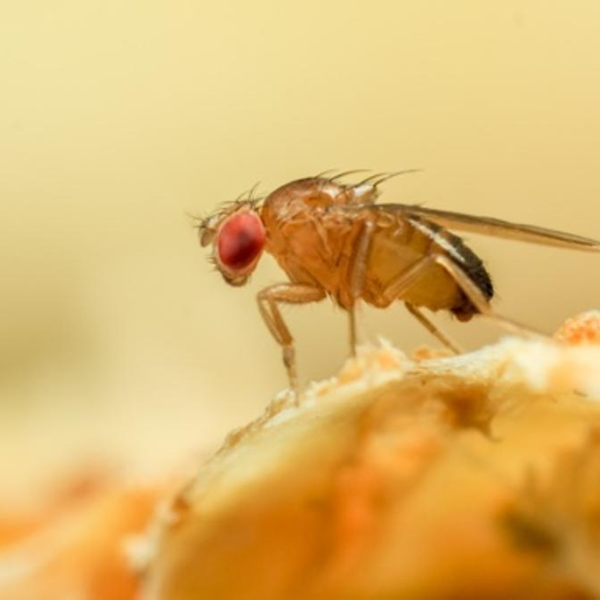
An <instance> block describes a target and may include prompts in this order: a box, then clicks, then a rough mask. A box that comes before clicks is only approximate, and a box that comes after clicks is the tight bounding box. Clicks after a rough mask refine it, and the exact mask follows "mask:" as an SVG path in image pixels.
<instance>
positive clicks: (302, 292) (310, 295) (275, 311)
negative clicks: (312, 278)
mask: <svg viewBox="0 0 600 600" xmlns="http://www.w3.org/2000/svg"><path fill="white" fill-rule="evenodd" d="M324 297H325V292H324V291H323V290H322V289H319V288H315V287H312V286H309V285H300V284H293V283H282V284H278V285H272V286H270V287H268V288H265V289H264V290H261V291H260V292H259V293H258V296H257V300H258V308H259V310H260V314H261V316H262V318H263V319H264V321H265V324H266V325H267V327H268V329H269V331H270V332H271V335H272V336H273V337H274V338H275V341H276V342H277V343H278V344H279V345H280V346H281V350H282V352H283V364H284V365H285V368H286V371H287V374H288V379H289V382H290V388H291V389H292V391H293V392H294V395H295V396H296V401H297V400H298V391H299V387H298V372H297V370H296V354H295V350H294V338H293V337H292V334H291V333H290V330H289V329H288V326H287V325H286V324H285V321H284V320H283V317H282V316H281V311H280V310H279V306H278V305H279V304H280V303H282V304H308V303H309V302H318V301H319V300H322V299H323V298H324Z"/></svg>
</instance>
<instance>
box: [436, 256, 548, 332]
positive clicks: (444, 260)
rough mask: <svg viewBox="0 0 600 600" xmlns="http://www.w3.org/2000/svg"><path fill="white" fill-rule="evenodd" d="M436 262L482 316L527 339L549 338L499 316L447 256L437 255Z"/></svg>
mask: <svg viewBox="0 0 600 600" xmlns="http://www.w3.org/2000/svg"><path fill="white" fill-rule="evenodd" d="M434 260H435V262H436V263H437V264H438V265H440V266H441V267H443V268H444V269H445V270H446V271H447V272H448V273H449V274H450V275H451V276H452V278H453V279H454V281H455V282H456V283H457V285H458V286H459V287H460V288H461V289H462V291H463V292H464V293H465V295H466V296H467V298H468V299H469V300H470V301H471V302H472V304H473V305H474V306H475V308H476V309H477V310H478V311H479V313H481V315H482V316H484V317H486V318H488V319H490V320H492V321H494V322H495V323H497V324H498V325H500V327H503V328H504V329H506V330H507V331H511V332H512V333H516V334H518V335H523V336H526V337H533V338H544V339H545V338H547V336H545V335H544V334H543V333H540V332H538V331H535V330H534V329H533V328H531V327H528V326H526V325H522V324H521V323H518V322H517V321H513V320H512V319H508V318H507V317H503V316H501V315H499V314H497V313H496V312H495V311H494V309H493V308H492V306H491V305H490V303H489V301H488V299H487V298H486V297H485V295H484V294H483V293H482V291H481V290H480V289H479V288H478V287H477V285H476V284H475V283H473V281H472V280H471V278H470V277H469V276H468V275H467V273H465V271H464V270H463V269H461V268H460V266H459V265H457V264H456V263H455V262H453V261H452V260H450V259H449V258H448V257H447V256H444V255H441V254H438V255H435V257H434Z"/></svg>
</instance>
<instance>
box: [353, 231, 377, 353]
mask: <svg viewBox="0 0 600 600" xmlns="http://www.w3.org/2000/svg"><path fill="white" fill-rule="evenodd" d="M374 229H375V225H374V224H373V223H372V222H371V221H366V222H365V223H363V225H362V227H361V230H360V232H359V234H358V235H357V237H356V240H355V242H354V247H353V248H352V254H351V256H350V265H349V269H348V272H349V274H350V277H349V286H350V290H349V291H350V298H351V299H352V305H351V306H350V308H349V309H348V318H349V338H350V353H351V354H352V356H356V345H357V343H358V334H357V324H356V312H357V308H358V302H359V301H360V296H361V294H362V290H363V286H364V282H365V271H366V267H367V259H368V256H369V250H370V248H371V240H372V239H373V232H374Z"/></svg>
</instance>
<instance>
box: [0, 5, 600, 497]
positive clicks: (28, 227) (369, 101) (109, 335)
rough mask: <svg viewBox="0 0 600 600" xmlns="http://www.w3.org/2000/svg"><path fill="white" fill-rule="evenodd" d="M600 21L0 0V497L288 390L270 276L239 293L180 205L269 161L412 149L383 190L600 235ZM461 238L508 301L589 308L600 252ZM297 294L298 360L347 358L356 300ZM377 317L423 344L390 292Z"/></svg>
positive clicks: (598, 294)
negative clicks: (304, 299)
mask: <svg viewBox="0 0 600 600" xmlns="http://www.w3.org/2000/svg"><path fill="white" fill-rule="evenodd" d="M599 24H600V4H599V3H598V2H595V1H592V0H590V1H587V2H586V1H582V0H575V1H569V2H567V1H566V0H565V1H562V2H560V1H559V2H547V1H544V0H529V1H523V0H518V1H516V0H514V1H504V2H478V1H467V0H461V1H457V2H447V1H443V0H438V1H435V0H431V1H422V2H417V1H402V0H398V1H391V0H390V1H380V2H354V1H348V0H344V1H342V0H332V1H327V2H317V1H312V0H310V1H304V2H295V3H288V2H276V1H275V0H272V1H268V0H257V1H254V2H242V1H239V0H236V1H229V2H223V3H217V2H203V1H201V0H200V1H196V2H193V1H189V0H174V1H166V0H163V1H153V0H150V1H149V0H144V1H141V0H140V1H133V0H130V1H125V2H123V1H113V0H101V1H100V0H87V1H85V2H81V1H80V0H59V1H58V2H45V1H28V0H24V1H22V2H7V1H6V0H5V1H4V2H2V3H1V4H0V76H1V91H0V249H1V250H0V275H1V283H0V286H1V287H0V291H1V298H2V301H1V308H2V310H1V312H0V428H1V430H0V469H1V470H2V471H1V472H2V473H3V474H4V477H3V478H2V484H1V486H0V493H2V494H3V495H4V497H5V498H9V497H16V496H17V495H18V494H19V492H21V493H22V492H23V491H24V490H29V489H31V486H33V485H37V484H39V483H44V482H48V481H50V480H51V479H52V478H53V477H55V476H56V474H57V473H60V472H62V471H63V470H65V469H70V468H78V467H81V466H82V465H86V464H88V463H98V464H101V463H103V461H104V460H107V461H109V463H110V464H113V465H116V466H118V468H119V469H121V470H123V471H127V472H135V473H138V474H141V475H143V476H152V475H153V474H155V473H159V472H161V471H163V470H164V469H169V468H171V467H172V466H173V465H176V464H178V463H179V462H180V461H182V460H184V459H185V457H186V456H190V455H193V454H195V453H200V454H201V453H203V452H206V451H208V450H210V449H211V448H213V447H214V446H215V444H217V443H218V442H219V440H220V439H221V438H222V437H223V435H224V434H225V433H226V432H227V431H228V430H229V429H230V428H232V427H236V426H239V425H241V424H243V423H245V422H246V421H248V420H249V419H251V418H253V417H254V416H255V415H257V414H258V413H259V412H260V411H261V409H262V408H263V407H264V406H265V404H266V403H267V402H268V401H269V399H270V398H271V397H272V396H273V395H274V394H275V393H276V392H277V391H278V390H279V389H281V388H282V387H283V386H284V385H285V378H284V372H283V368H282V367H281V364H280V357H279V351H278V349H277V347H276V346H275V344H274V343H273V342H272V340H271V339H270V337H269V336H268V334H267V332H266V330H265V328H264V326H263V324H262V322H261V321H260V317H259V315H258V312H257V310H256V305H255V301H254V295H255V293H256V291H257V290H258V289H260V287H261V286H264V285H267V284H270V283H273V282H277V281H278V280H280V279H281V273H280V272H279V271H278V270H277V268H276V267H275V265H274V263H273V261H272V260H271V259H270V258H267V259H265V260H264V261H263V263H262V264H261V265H260V268H259V269H258V271H257V273H256V275H255V277H254V279H253V281H252V283H251V285H249V286H248V287H247V288H244V289H233V288H228V287H227V286H226V285H225V284H224V283H223V281H222V280H221V278H220V276H219V275H218V274H216V273H214V272H212V271H211V268H210V266H209V264H208V262H207V261H206V252H203V251H202V250H201V249H200V248H199V247H198V244H197V240H196V237H195V233H194V231H193V228H192V227H191V222H190V219H189V218H188V217H187V216H186V215H187V213H193V214H203V213H205V212H208V211H210V210H211V209H212V208H214V207H215V206H216V205H217V204H218V203H220V202H223V201H226V200H230V199H233V198H235V197H236V196H237V195H238V194H239V193H240V192H242V191H243V190H245V189H247V188H248V187H250V186H251V185H253V184H254V183H255V182H256V181H258V180H260V181H261V185H260V189H261V190H262V191H268V190H270V189H273V188H274V187H275V186H278V185H280V184H282V183H284V182H287V181H289V180H292V179H295V178H298V177H302V176H306V175H310V174H314V173H316V172H319V171H321V170H324V169H328V168H340V169H349V168H373V169H375V170H381V171H386V170H395V169H399V168H400V169H401V168H408V167H420V168H423V169H424V172H423V173H421V174H419V175H411V176H407V177H405V178H402V179H397V180H394V181H392V182H390V183H389V184H387V185H386V187H385V199H386V200H387V201H400V202H413V201H414V202H427V203H428V204H429V205H430V206H436V207H441V208H448V209H453V210H459V211H468V212H473V213H479V214H490V215H494V216H497V217H501V218H506V219H511V220H516V221H522V222H531V223H536V224H539V225H543V226H548V227H554V228H561V229H566V230H569V231H573V232H577V233H580V234H583V235H588V236H593V237H594V236H595V237H599V238H600V222H599V217H600V168H599V161H600V69H599V67H600V35H599V31H600V30H599ZM470 238H471V243H472V246H473V247H474V248H475V249H476V250H477V251H478V252H479V253H480V254H481V255H482V256H483V257H484V258H485V259H486V261H487V264H488V265H489V267H490V269H491V270H492V273H493V274H494V275H495V281H496V285H497V288H498V292H499V301H498V304H497V306H498V309H499V310H500V311H502V312H503V313H505V314H507V315H510V316H512V317H514V318H516V319H519V320H521V321H524V322H527V323H530V324H531V325H533V326H535V327H538V328H542V329H545V330H548V331H550V330H552V329H554V328H555V327H556V326H557V325H558V324H559V323H560V322H561V321H562V320H563V319H564V318H565V317H567V316H568V315H571V314H573V313H576V312H578V311H581V310H584V309H588V308H591V307H598V306H600V285H599V283H598V277H597V275H598V273H599V272H600V260H599V257H597V256H593V255H583V254H582V255H579V254H576V253H571V252H565V251H558V250H551V249H544V248H536V247H532V246H525V245H522V244H517V243H513V242H505V241H494V240H486V239H483V238H477V237H475V236H470ZM286 314H287V315H288V316H289V321H290V323H291V326H292V329H293V331H294V332H295V333H296V334H297V340H298V348H299V359H300V369H301V374H302V376H303V378H304V379H305V380H308V379H310V378H321V377H325V376H328V375H330V374H332V373H334V372H335V370H336V369H337V368H338V367H339V365H340V363H341V362H342V360H343V359H344V357H345V353H346V352H347V346H346V319H345V318H344V315H343V314H341V313H340V312H339V311H336V310H334V309H333V307H332V306H331V304H329V303H327V302H325V303H322V304H321V305H319V306H314V307H307V308H296V309H292V310H288V311H287V313H286ZM365 316H366V328H367V330H368V332H369V335H370V337H371V339H373V340H374V339H376V338H377V336H378V335H380V334H381V335H384V336H386V337H388V338H390V339H391V340H393V341H394V343H396V344H398V345H400V346H401V347H403V348H407V349H410V348H411V347H413V346H414V345H416V344H421V343H425V342H431V340H430V338H429V337H428V334H427V333H426V332H425V331H422V330H420V329H419V327H418V326H417V325H415V324H413V323H412V322H411V320H410V318H409V317H408V316H407V314H406V313H405V312H404V310H403V309H402V308H401V307H396V308H392V309H390V310H388V311H385V312H376V311H366V315H365ZM438 322H439V323H440V324H442V325H446V327H447V328H449V329H450V330H451V332H452V333H453V334H454V336H455V337H456V338H458V339H459V340H460V341H461V342H462V343H463V344H465V345H467V346H469V347H476V346H477V345H479V344H482V343H485V342H488V341H491V340H493V339H495V338H496V337H497V336H498V335H500V332H498V331H497V330H495V329H494V328H493V327H491V326H489V325H486V324H482V323H473V324H468V325H462V326H461V325H454V324H450V323H449V320H448V319H447V318H446V317H444V316H440V317H439V319H438Z"/></svg>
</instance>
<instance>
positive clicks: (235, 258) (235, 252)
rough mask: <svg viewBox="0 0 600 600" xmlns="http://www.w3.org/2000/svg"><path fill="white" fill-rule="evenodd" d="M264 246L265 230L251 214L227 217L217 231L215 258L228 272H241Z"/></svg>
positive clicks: (255, 216) (242, 213)
mask: <svg viewBox="0 0 600 600" xmlns="http://www.w3.org/2000/svg"><path fill="white" fill-rule="evenodd" d="M264 245H265V228H264V226H263V224H262V221H261V220H260V218H259V217H258V215H256V214H255V213H253V212H239V213H236V214H234V215H233V216H231V217H229V219H227V221H225V223H223V225H222V226H221V228H220V229H219V237H218V240H217V257H218V259H219V263H220V264H221V265H223V266H224V267H225V268H226V269H227V270H228V271H233V272H235V271H243V270H244V269H245V268H246V267H248V266H250V265H251V264H252V263H253V262H254V261H255V260H256V259H257V258H258V256H259V255H260V253H261V252H262V249H263V248H264Z"/></svg>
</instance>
